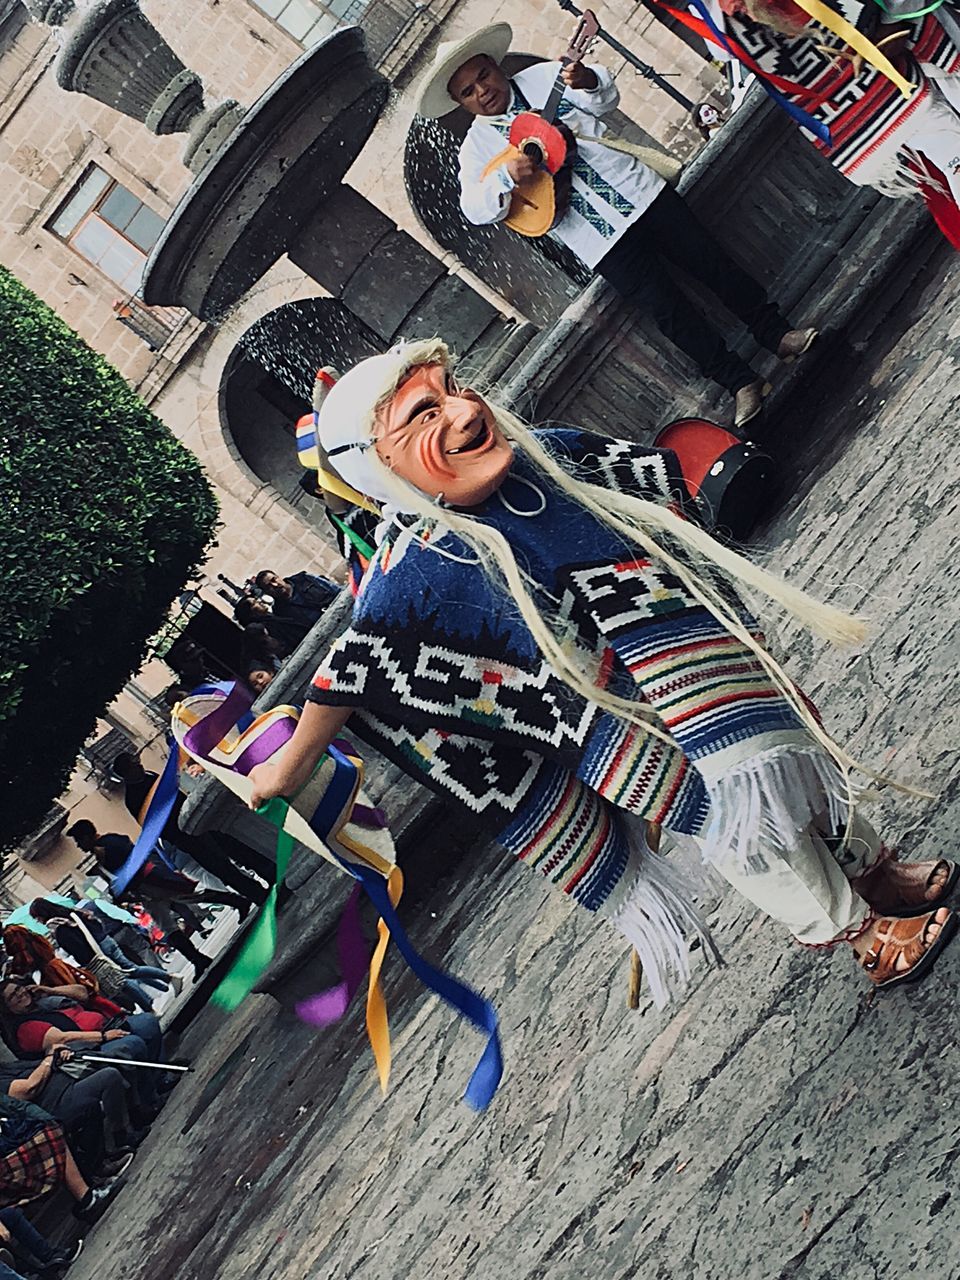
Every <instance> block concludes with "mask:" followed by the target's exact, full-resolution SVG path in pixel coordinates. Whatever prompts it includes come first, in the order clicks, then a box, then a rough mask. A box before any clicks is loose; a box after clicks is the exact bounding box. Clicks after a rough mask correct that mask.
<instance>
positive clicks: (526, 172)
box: [250, 152, 537, 795]
mask: <svg viewBox="0 0 960 1280" xmlns="http://www.w3.org/2000/svg"><path fill="white" fill-rule="evenodd" d="M506 169H507V173H509V175H510V177H511V178H512V179H513V180H514V182H515V183H518V184H519V183H521V182H527V181H529V179H530V178H532V177H533V175H534V174H535V173H536V172H537V166H536V163H535V162H534V161H533V160H531V159H530V157H529V156H525V155H524V154H523V153H522V152H521V153H520V155H518V156H514V158H513V159H512V160H508V161H507V165H506ZM264 767H265V766H264ZM256 772H257V770H256V769H252V770H251V772H250V776H251V777H253V775H254V774H255V773H256ZM273 794H274V795H276V794H277V793H276V792H273Z"/></svg>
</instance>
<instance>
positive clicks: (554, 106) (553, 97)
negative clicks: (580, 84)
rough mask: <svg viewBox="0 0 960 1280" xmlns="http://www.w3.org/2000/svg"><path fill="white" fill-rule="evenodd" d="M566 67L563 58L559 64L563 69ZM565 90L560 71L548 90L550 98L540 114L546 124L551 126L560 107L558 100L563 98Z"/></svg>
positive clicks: (565, 61) (565, 60)
mask: <svg viewBox="0 0 960 1280" xmlns="http://www.w3.org/2000/svg"><path fill="white" fill-rule="evenodd" d="M566 65H567V59H566V58H565V59H564V60H563V61H562V62H561V64H560V66H561V68H563V67H565V66H566ZM566 89H567V86H566V82H565V81H564V78H563V73H562V71H561V74H560V75H558V76H557V78H556V80H554V82H553V88H552V89H551V90H550V97H549V98H548V99H547V101H546V102H545V103H544V107H543V111H542V112H541V113H540V114H541V115H542V116H543V118H544V120H546V122H547V124H553V122H554V119H555V117H556V114H557V110H558V108H559V106H560V99H561V98H562V97H563V95H564V93H565V92H566Z"/></svg>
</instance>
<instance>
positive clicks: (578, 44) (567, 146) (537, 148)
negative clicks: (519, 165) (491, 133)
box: [482, 9, 600, 238]
mask: <svg viewBox="0 0 960 1280" xmlns="http://www.w3.org/2000/svg"><path fill="white" fill-rule="evenodd" d="M599 33H600V23H599V22H598V21H597V15H596V14H595V13H594V12H593V11H592V10H591V9H585V10H584V12H583V16H582V17H581V19H580V21H579V23H578V24H577V29H576V31H575V32H574V36H573V39H572V40H571V41H570V45H569V47H568V49H567V51H566V53H565V54H564V55H563V58H562V59H561V67H568V66H571V65H573V64H574V63H577V62H581V61H582V60H583V59H584V58H585V57H586V55H587V52H588V50H589V49H590V46H591V45H592V44H593V42H594V40H595V39H596V38H597V36H598V35H599ZM566 88H567V86H566V84H565V83H564V79H563V76H562V74H561V75H558V76H557V78H556V80H555V81H554V83H553V88H552V89H551V90H550V96H549V98H548V99H547V101H546V103H545V104H544V106H543V108H542V110H540V111H522V112H521V113H520V114H519V115H518V116H517V117H516V119H515V120H514V121H513V123H512V124H511V126H510V134H509V141H510V145H509V146H508V147H507V148H506V150H505V151H502V152H501V153H500V154H499V155H497V156H494V158H493V159H492V160H491V161H490V163H489V164H488V165H487V167H486V168H485V169H484V171H483V175H482V176H483V177H484V178H485V177H486V176H487V175H488V174H490V173H493V171H494V170H495V169H500V168H502V167H503V166H504V165H506V164H509V162H510V161H511V160H513V159H515V158H516V157H517V156H518V155H521V154H522V155H525V156H529V157H530V159H531V160H533V161H534V162H535V163H536V164H537V165H538V169H537V172H536V173H535V174H534V175H533V177H532V178H527V179H525V180H524V181H523V182H522V183H521V184H520V185H519V186H518V187H516V188H515V190H514V192H513V194H512V196H511V198H510V212H509V213H508V214H507V216H506V218H504V220H503V221H504V222H505V224H506V225H507V226H508V227H510V229H511V230H512V231H516V232H517V234H518V235H521V236H529V237H533V238H535V237H537V236H544V235H546V234H547V232H548V231H550V230H551V229H552V228H553V227H555V226H556V225H557V223H558V222H559V221H560V220H561V219H562V218H563V216H564V214H565V213H566V212H567V205H568V203H569V199H570V188H571V183H572V180H573V175H572V172H571V165H572V164H573V160H574V157H575V155H576V151H577V140H576V138H575V137H574V136H573V134H572V133H571V132H570V130H569V129H568V128H567V126H566V125H564V124H558V123H556V115H557V111H558V109H559V107H560V102H561V99H562V98H563V95H564V93H565V92H566Z"/></svg>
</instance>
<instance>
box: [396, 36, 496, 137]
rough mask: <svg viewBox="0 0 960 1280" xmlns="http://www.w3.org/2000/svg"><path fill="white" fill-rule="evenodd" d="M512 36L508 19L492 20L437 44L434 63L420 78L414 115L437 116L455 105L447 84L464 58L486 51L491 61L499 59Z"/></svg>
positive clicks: (452, 108) (447, 112)
mask: <svg viewBox="0 0 960 1280" xmlns="http://www.w3.org/2000/svg"><path fill="white" fill-rule="evenodd" d="M512 40H513V29H512V28H511V27H510V25H509V23H506V22H495V23H494V24H493V25H492V26H490V27H484V28H483V29H482V30H481V31H475V32H474V33H473V35H472V36H465V37H464V38H463V39H462V40H445V41H444V42H443V44H441V45H440V46H439V47H438V48H437V53H436V56H435V57H434V60H433V65H432V66H431V67H430V69H429V70H428V71H427V73H426V75H425V76H424V77H423V80H422V81H421V82H420V89H419V93H418V97H417V115H421V116H425V117H426V119H428V120H439V118H440V117H441V116H445V115H449V113H450V112H451V111H453V110H455V109H456V106H457V103H456V102H455V101H454V100H453V98H451V97H450V94H449V93H448V92H447V85H448V84H449V83H450V78H451V76H453V75H454V74H455V73H456V72H457V71H459V70H460V68H461V67H462V66H463V64H464V63H465V62H469V61H470V59H471V58H475V57H477V55H478V54H481V53H485V54H487V55H489V57H491V58H493V60H494V62H502V61H503V59H504V57H505V55H506V53H507V51H508V50H509V48H510V44H511V42H512Z"/></svg>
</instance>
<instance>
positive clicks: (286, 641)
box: [233, 596, 312, 657]
mask: <svg viewBox="0 0 960 1280" xmlns="http://www.w3.org/2000/svg"><path fill="white" fill-rule="evenodd" d="M233 616H234V618H235V619H236V621H237V622H238V623H239V625H240V626H241V627H243V629H244V634H246V630H247V627H250V626H253V625H255V624H256V625H259V626H261V627H263V629H264V631H265V632H266V633H267V635H268V636H270V638H271V640H273V641H275V642H276V644H277V646H278V648H279V650H280V652H281V655H282V656H283V657H286V656H287V655H288V654H291V653H293V651H294V649H295V648H296V647H297V645H298V644H299V643H300V641H301V640H302V639H303V637H304V636H305V635H306V634H307V632H308V631H309V630H310V626H311V625H312V624H307V623H304V622H302V621H300V620H299V619H298V618H280V617H277V615H276V614H274V612H273V611H272V610H271V608H270V606H269V605H268V604H267V602H266V600H262V599H261V598H260V597H259V596H244V597H243V599H242V600H238V601H237V603H236V604H235V605H234V606H233Z"/></svg>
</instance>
